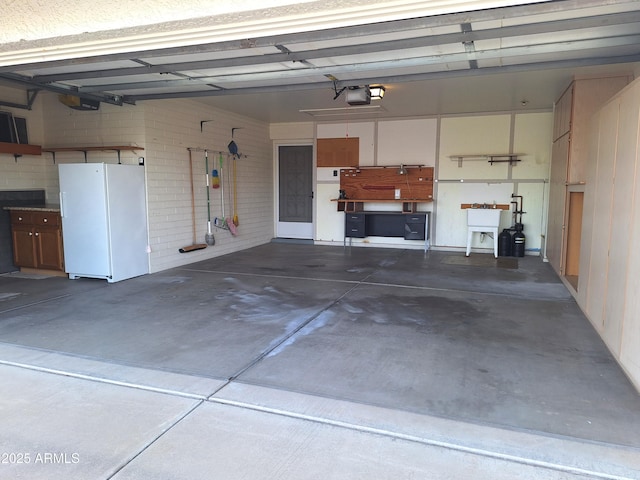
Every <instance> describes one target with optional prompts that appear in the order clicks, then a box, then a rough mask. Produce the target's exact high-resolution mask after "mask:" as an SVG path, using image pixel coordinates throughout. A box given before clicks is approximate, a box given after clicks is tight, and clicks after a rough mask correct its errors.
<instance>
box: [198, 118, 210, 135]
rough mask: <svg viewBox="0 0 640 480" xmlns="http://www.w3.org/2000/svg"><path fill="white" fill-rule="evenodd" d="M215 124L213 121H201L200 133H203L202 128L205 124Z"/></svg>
mask: <svg viewBox="0 0 640 480" xmlns="http://www.w3.org/2000/svg"><path fill="white" fill-rule="evenodd" d="M209 122H213V120H200V133H202V127H203V126H204V124H205V123H209Z"/></svg>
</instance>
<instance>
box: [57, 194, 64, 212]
mask: <svg viewBox="0 0 640 480" xmlns="http://www.w3.org/2000/svg"><path fill="white" fill-rule="evenodd" d="M58 196H59V197H60V217H61V218H64V192H60V193H59V194H58Z"/></svg>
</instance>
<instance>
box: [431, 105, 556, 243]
mask: <svg viewBox="0 0 640 480" xmlns="http://www.w3.org/2000/svg"><path fill="white" fill-rule="evenodd" d="M552 126H553V114H552V112H542V113H526V114H516V113H513V114H498V115H474V116H458V117H448V118H443V119H442V121H441V126H440V143H439V146H440V148H439V155H438V168H437V175H436V178H437V180H438V183H437V191H436V194H435V197H436V198H435V202H434V204H435V210H436V211H435V215H434V226H435V232H434V236H433V243H434V245H435V246H439V247H442V248H457V249H462V248H464V247H466V244H467V233H466V214H465V211H464V210H461V208H460V205H461V204H462V203H493V202H496V203H499V204H510V203H511V201H512V200H513V199H512V198H511V195H512V194H516V195H522V196H523V209H524V211H525V212H527V213H526V214H524V215H523V216H522V223H523V224H524V234H525V236H526V250H527V252H528V253H529V254H531V253H539V252H540V250H541V247H542V235H543V233H544V231H545V226H546V218H545V215H544V212H545V210H546V196H545V192H546V188H545V185H546V182H547V181H548V178H549V161H550V155H551V135H552ZM504 153H516V154H519V157H518V158H519V159H520V160H521V161H520V162H518V163H517V164H515V165H513V166H510V165H509V164H508V163H494V164H493V165H491V164H490V163H489V162H488V161H487V159H486V158H475V159H473V158H470V159H463V160H462V163H461V166H460V164H459V162H458V160H457V159H455V158H451V157H455V156H456V155H486V154H504ZM512 224H513V215H512V212H511V211H505V212H503V213H502V216H501V220H500V228H508V227H510V226H511V225H512ZM472 247H473V248H474V249H481V250H486V251H490V250H492V249H493V242H492V241H491V239H489V238H485V239H484V243H481V236H480V235H474V240H473V243H472Z"/></svg>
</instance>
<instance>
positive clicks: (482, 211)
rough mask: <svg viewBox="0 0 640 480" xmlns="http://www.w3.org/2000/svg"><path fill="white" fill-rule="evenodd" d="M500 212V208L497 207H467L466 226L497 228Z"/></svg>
mask: <svg viewBox="0 0 640 480" xmlns="http://www.w3.org/2000/svg"><path fill="white" fill-rule="evenodd" d="M500 212H502V210H501V209H499V208H468V209H467V226H468V227H490V228H498V227H499V226H500Z"/></svg>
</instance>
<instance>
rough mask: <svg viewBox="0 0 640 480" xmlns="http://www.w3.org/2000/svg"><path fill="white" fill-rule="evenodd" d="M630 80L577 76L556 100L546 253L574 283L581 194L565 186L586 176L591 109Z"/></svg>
mask: <svg viewBox="0 0 640 480" xmlns="http://www.w3.org/2000/svg"><path fill="white" fill-rule="evenodd" d="M629 81H630V77H628V76H619V77H606V78H584V79H576V80H574V81H573V82H572V83H571V85H569V87H568V88H567V89H566V90H565V91H564V93H563V94H562V95H561V96H560V98H559V99H558V101H557V102H556V104H555V109H554V125H553V148H552V155H551V172H550V177H549V215H548V219H549V220H548V227H547V235H546V242H547V245H546V255H547V258H548V259H549V263H551V266H552V267H553V268H554V269H555V270H556V272H557V273H558V274H559V275H561V276H565V275H569V276H570V277H571V278H570V280H571V281H570V283H571V285H574V286H575V285H577V281H578V275H579V271H578V268H577V266H578V262H576V259H577V258H579V257H580V235H576V232H580V231H581V222H582V218H581V217H582V205H581V204H580V202H581V201H582V196H580V195H575V194H574V195H572V196H570V195H569V192H570V191H571V192H574V193H579V191H580V190H581V189H583V187H581V186H583V185H584V184H585V183H586V180H587V179H586V176H587V164H588V161H589V154H590V141H591V135H590V131H591V117H592V115H593V114H594V113H595V112H596V111H597V110H598V109H599V108H600V107H601V106H602V105H603V104H604V103H605V102H606V101H607V100H608V99H610V98H611V97H612V96H613V95H615V94H616V93H617V92H619V91H620V90H621V89H622V88H624V87H625V86H626V85H627V84H628V83H629ZM576 191H577V192H576ZM570 198H571V200H572V202H569V199H570ZM576 215H579V217H580V218H576ZM567 261H568V262H569V265H567Z"/></svg>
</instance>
